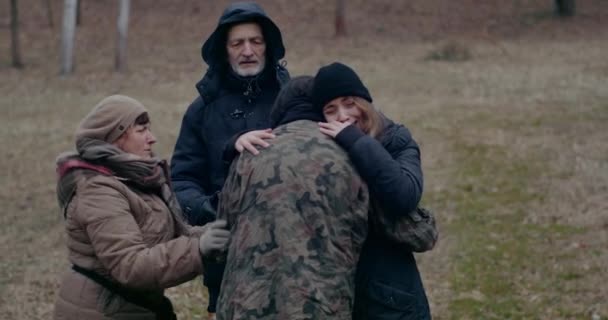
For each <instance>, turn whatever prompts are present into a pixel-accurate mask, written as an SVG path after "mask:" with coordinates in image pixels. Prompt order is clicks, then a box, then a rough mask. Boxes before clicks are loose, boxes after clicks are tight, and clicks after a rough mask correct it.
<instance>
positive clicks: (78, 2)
mask: <svg viewBox="0 0 608 320" xmlns="http://www.w3.org/2000/svg"><path fill="white" fill-rule="evenodd" d="M81 9H82V0H76V26H80V21H81V19H80V11H82V10H81Z"/></svg>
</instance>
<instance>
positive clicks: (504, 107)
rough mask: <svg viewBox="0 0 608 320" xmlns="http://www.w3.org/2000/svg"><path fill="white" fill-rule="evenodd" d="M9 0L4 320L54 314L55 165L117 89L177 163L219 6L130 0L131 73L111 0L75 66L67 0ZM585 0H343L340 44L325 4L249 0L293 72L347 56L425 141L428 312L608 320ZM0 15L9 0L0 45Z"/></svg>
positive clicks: (600, 122)
mask: <svg viewBox="0 0 608 320" xmlns="http://www.w3.org/2000/svg"><path fill="white" fill-rule="evenodd" d="M19 2H20V4H21V9H22V10H21V12H22V15H21V18H22V23H23V24H22V37H21V41H22V51H23V56H24V62H25V65H26V68H25V69H23V70H14V69H12V68H10V67H9V65H10V60H9V55H8V54H3V55H2V56H1V57H0V114H1V120H0V121H1V128H2V136H1V138H0V139H1V142H2V146H3V154H2V157H0V166H2V167H3V168H4V169H3V170H4V172H5V173H4V174H3V176H4V178H2V179H1V180H0V186H1V188H0V200H1V201H2V211H1V213H0V259H1V260H0V319H48V318H50V315H51V313H52V308H53V301H54V297H55V293H56V291H57V288H58V280H59V277H60V275H61V273H62V272H63V271H64V270H66V269H67V267H68V264H67V260H66V249H65V245H64V242H65V236H64V232H63V225H62V217H61V215H60V213H59V210H58V209H57V204H56V200H55V193H54V184H55V171H54V159H55V157H56V156H57V155H58V154H59V153H60V152H62V151H65V150H69V149H71V148H72V147H73V132H74V130H75V128H76V126H77V124H78V121H79V120H80V119H81V118H82V117H83V116H84V115H85V114H86V113H87V112H88V111H89V110H90V108H92V106H93V105H95V104H96V102H98V101H99V100H100V99H101V98H103V97H104V96H106V95H109V94H113V93H122V94H127V95H131V96H133V97H135V98H137V99H139V100H141V101H142V102H144V103H145V104H146V105H147V106H148V107H149V109H150V110H151V115H152V122H153V130H154V132H155V133H156V135H157V137H158V138H159V142H158V144H157V149H156V150H157V152H158V153H159V154H160V155H162V156H163V157H169V156H170V154H171V151H172V148H173V144H174V142H175V139H176V135H177V132H178V130H179V124H180V121H181V117H182V114H183V112H184V111H185V108H186V107H187V105H188V104H189V102H190V101H191V100H192V99H193V98H194V97H195V95H196V94H197V93H196V91H195V89H194V83H195V82H196V81H197V80H198V79H199V78H200V77H201V75H202V73H203V72H204V70H205V67H204V65H203V64H202V62H201V60H200V55H199V49H200V43H201V41H202V39H203V38H205V37H206V35H208V34H209V32H210V30H211V29H212V28H213V26H214V25H215V23H216V21H217V18H218V16H219V14H220V13H221V10H222V9H223V7H224V6H225V4H226V3H227V1H205V2H202V1H193V0H173V1H162V2H161V1H158V2H154V3H153V2H151V1H143V0H135V1H133V8H132V16H131V25H130V30H129V37H130V38H129V71H128V72H127V73H125V74H116V73H113V72H112V70H111V68H112V63H113V48H114V35H115V28H114V24H115V16H116V3H115V1H110V0H98V1H84V2H83V11H82V25H81V26H80V27H79V28H78V31H77V43H76V53H75V55H76V71H75V73H74V74H73V75H71V76H69V77H60V76H59V75H58V70H59V66H58V65H59V63H58V61H59V58H58V51H59V50H58V44H59V35H58V33H59V29H60V28H59V26H60V21H59V19H60V13H61V10H60V7H61V1H54V2H53V3H54V7H53V8H54V14H55V20H54V22H55V23H54V24H55V27H54V29H53V28H50V27H49V26H48V23H47V20H46V15H45V11H44V6H43V5H42V1H33V0H22V1H19ZM577 2H578V15H577V16H576V17H574V18H572V19H566V20H560V19H557V18H554V17H553V15H552V11H551V10H552V7H551V6H552V3H553V1H550V0H527V1H523V0H514V1H500V0H487V1H473V0H467V1H448V0H428V1H424V2H423V1H402V2H398V1H395V2H393V1H389V0H381V1H363V0H353V1H349V2H348V4H347V17H348V19H347V21H348V22H347V23H348V26H349V32H350V34H349V36H348V37H347V38H344V39H333V38H332V37H331V34H332V27H333V25H332V20H331V18H332V10H333V2H331V1H329V2H327V3H326V2H323V1H320V0H311V1H308V2H305V3H304V2H302V4H299V3H300V2H295V1H294V2H291V1H288V0H275V1H271V0H266V1H260V3H261V4H262V5H264V6H265V8H266V9H267V11H268V12H269V13H270V14H271V15H272V16H273V17H275V18H276V20H277V22H278V24H279V26H281V27H282V29H283V33H284V37H285V43H286V47H287V49H288V54H287V57H286V60H287V62H288V65H287V66H288V68H289V69H290V71H291V73H292V75H299V74H313V73H314V72H316V70H317V68H318V67H319V66H320V65H322V64H325V63H329V62H332V61H335V60H341V61H344V62H346V63H348V64H351V65H353V66H354V67H355V69H356V70H357V71H358V72H359V73H360V74H361V75H362V78H363V80H364V82H366V83H367V84H368V87H369V88H370V90H371V92H372V95H373V96H374V100H375V102H376V104H377V106H378V107H379V108H380V109H382V110H383V111H384V112H385V113H386V114H388V115H389V116H390V117H392V118H394V119H396V120H398V121H400V122H402V123H404V124H406V125H407V126H408V127H409V128H410V129H411V131H412V133H413V135H414V137H415V138H416V139H417V141H418V142H419V143H420V145H421V149H422V153H423V165H424V171H425V178H426V179H425V187H426V190H425V195H424V199H423V202H424V204H425V205H426V206H428V207H430V208H432V209H433V210H434V211H435V212H436V214H437V218H438V220H439V224H440V232H441V238H440V242H439V244H438V247H437V248H436V249H434V250H433V251H431V252H428V253H424V254H420V255H418V256H417V257H418V261H419V265H420V269H421V271H422V274H423V277H424V280H425V286H426V288H427V291H428V294H429V299H430V302H431V307H432V312H433V316H434V318H435V319H593V320H598V319H608V302H607V301H608V285H607V283H608V2H606V1H603V0H580V1H577ZM8 21H9V19H8V4H7V2H6V1H5V2H3V3H2V4H0V38H1V40H2V41H0V51H1V52H3V53H8V52H9V44H10V41H9V39H10V38H9V29H8ZM458 58H461V59H458ZM457 60H458V61H457ZM169 295H170V296H171V298H172V300H173V301H174V303H175V305H176V308H177V309H178V311H179V316H180V319H200V318H202V317H203V316H204V315H205V311H204V310H205V308H204V305H206V302H205V299H206V298H205V294H204V290H202V285H201V284H200V281H193V282H191V283H189V284H185V285H182V286H180V287H177V288H173V289H170V290H169Z"/></svg>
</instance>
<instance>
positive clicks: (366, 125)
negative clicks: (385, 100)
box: [350, 96, 384, 138]
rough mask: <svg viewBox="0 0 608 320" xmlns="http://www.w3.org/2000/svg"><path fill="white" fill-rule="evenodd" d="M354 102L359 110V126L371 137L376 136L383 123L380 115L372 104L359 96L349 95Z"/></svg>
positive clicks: (380, 130) (382, 127)
mask: <svg viewBox="0 0 608 320" xmlns="http://www.w3.org/2000/svg"><path fill="white" fill-rule="evenodd" d="M350 98H352V99H353V101H354V102H355V106H356V107H357V109H359V111H361V119H360V120H359V127H360V128H361V130H362V131H363V132H365V133H366V134H368V135H370V136H371V137H372V138H376V137H377V136H378V135H379V134H380V133H381V132H382V130H383V129H384V123H383V121H382V116H381V114H380V112H378V110H376V107H374V105H373V104H372V103H371V102H369V101H367V100H365V99H364V98H361V97H355V96H353V97H350Z"/></svg>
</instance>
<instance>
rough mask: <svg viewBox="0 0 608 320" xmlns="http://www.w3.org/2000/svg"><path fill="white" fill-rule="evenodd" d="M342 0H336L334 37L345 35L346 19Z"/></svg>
mask: <svg viewBox="0 0 608 320" xmlns="http://www.w3.org/2000/svg"><path fill="white" fill-rule="evenodd" d="M344 6H345V4H344V0H336V18H335V28H336V37H343V36H346V21H345V18H344Z"/></svg>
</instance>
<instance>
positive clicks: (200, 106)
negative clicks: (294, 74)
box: [171, 2, 289, 312]
mask: <svg viewBox="0 0 608 320" xmlns="http://www.w3.org/2000/svg"><path fill="white" fill-rule="evenodd" d="M201 51H202V57H203V60H204V61H205V62H206V63H207V65H208V70H207V72H206V73H205V75H204V76H203V78H202V80H201V81H199V82H198V83H197V84H196V88H197V90H198V92H199V94H200V95H199V96H198V97H197V98H196V99H195V100H194V101H193V102H192V104H191V105H190V106H189V107H188V110H187V111H186V114H185V115H184V117H183V120H182V125H181V129H180V133H179V137H178V139H177V143H176V145H175V151H174V153H173V157H172V159H171V171H172V173H171V180H172V182H173V188H174V190H175V192H176V195H177V199H178V201H179V203H180V205H181V206H182V208H183V211H184V214H185V215H186V218H187V219H188V222H189V223H190V224H192V225H204V224H206V223H208V222H210V221H213V220H215V217H216V210H217V199H218V193H219V190H220V189H221V188H222V186H223V185H224V180H225V178H226V170H225V169H226V168H225V164H224V162H223V160H222V154H223V150H224V148H225V147H226V145H234V143H235V142H236V138H237V137H239V136H241V134H242V133H244V132H248V133H249V135H248V136H249V137H253V140H252V141H253V143H254V144H255V143H256V142H255V141H263V139H265V138H269V137H271V136H272V135H271V134H270V133H269V131H266V130H264V129H266V128H268V127H269V113H270V109H271V107H272V104H273V102H274V100H275V98H276V96H277V94H278V92H279V90H280V88H281V86H282V85H283V84H284V83H286V82H287V81H288V80H289V73H288V72H287V70H286V69H285V68H284V67H282V66H281V65H280V64H279V60H280V59H282V58H283V57H284V55H285V48H284V46H283V40H282V37H281V32H280V30H279V28H278V27H277V26H276V25H275V23H274V22H273V21H272V20H271V19H270V18H269V17H268V16H267V15H266V13H265V12H264V10H263V9H262V8H261V7H260V6H259V5H257V4H255V3H252V2H239V3H234V4H232V5H230V6H228V7H227V8H226V10H225V11H224V12H223V14H222V16H221V17H220V19H219V23H218V25H217V27H216V29H215V30H214V31H213V33H212V34H211V35H210V36H209V38H208V39H207V41H205V43H204V44H203V47H202V50H201ZM205 263H206V268H205V276H204V277H205V278H204V279H205V285H206V286H207V287H208V289H209V307H208V311H209V312H215V308H216V301H217V297H218V294H219V288H220V284H221V278H222V273H223V268H224V266H223V265H222V264H217V263H212V262H209V261H205Z"/></svg>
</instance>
